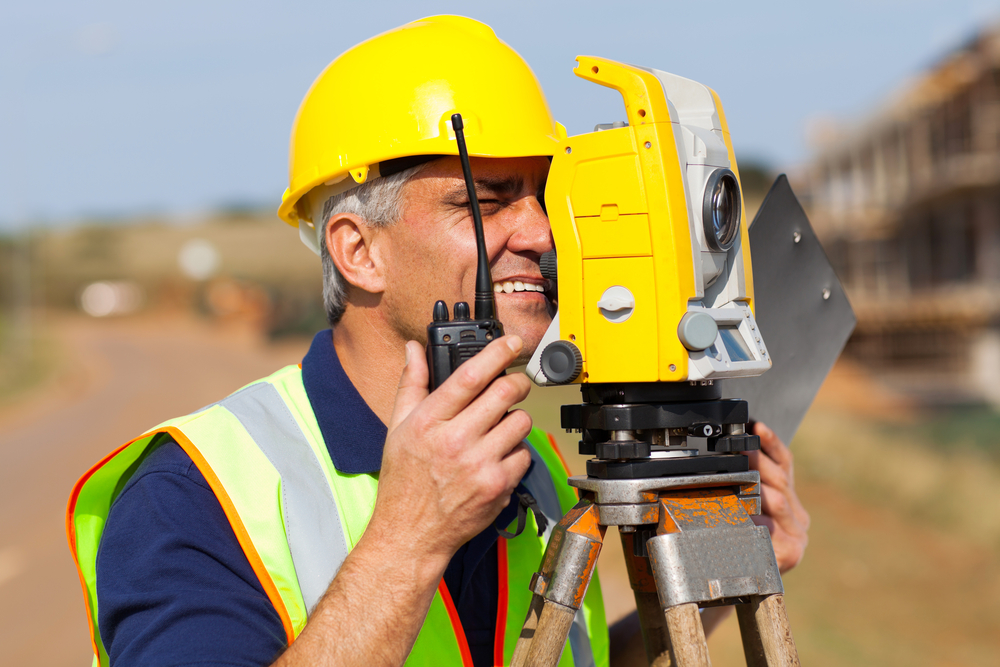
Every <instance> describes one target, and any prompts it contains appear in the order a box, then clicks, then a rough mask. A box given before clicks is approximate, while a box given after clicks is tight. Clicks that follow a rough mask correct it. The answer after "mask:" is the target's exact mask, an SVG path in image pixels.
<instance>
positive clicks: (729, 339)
mask: <svg viewBox="0 0 1000 667" xmlns="http://www.w3.org/2000/svg"><path fill="white" fill-rule="evenodd" d="M719 335H721V336H722V342H723V344H724V345H725V346H726V349H727V350H729V358H730V359H732V360H733V361H753V353H752V352H750V348H748V347H747V344H746V343H745V342H744V341H743V336H741V335H740V332H739V328H738V327H735V326H733V327H719Z"/></svg>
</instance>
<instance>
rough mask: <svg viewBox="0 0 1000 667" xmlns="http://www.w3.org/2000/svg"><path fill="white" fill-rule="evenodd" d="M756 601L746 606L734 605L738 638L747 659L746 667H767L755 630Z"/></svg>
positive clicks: (761, 644) (762, 647)
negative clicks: (738, 630)
mask: <svg viewBox="0 0 1000 667" xmlns="http://www.w3.org/2000/svg"><path fill="white" fill-rule="evenodd" d="M758 599H759V598H755V599H754V601H753V602H749V603H747V604H738V605H736V620H738V621H739V622H740V638H741V639H742V640H743V655H744V656H746V659H747V667H767V658H766V657H765V656H764V644H763V642H761V639H760V632H759V631H758V630H757V619H756V617H755V614H756V612H757V607H758V606H759V605H758Z"/></svg>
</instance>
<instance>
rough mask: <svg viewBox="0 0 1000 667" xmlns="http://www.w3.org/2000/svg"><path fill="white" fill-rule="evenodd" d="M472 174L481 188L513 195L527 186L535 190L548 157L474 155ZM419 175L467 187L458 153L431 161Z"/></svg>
mask: <svg viewBox="0 0 1000 667" xmlns="http://www.w3.org/2000/svg"><path fill="white" fill-rule="evenodd" d="M470 164H471V166H472V174H473V178H474V179H475V181H476V185H477V186H478V188H479V189H483V188H485V189H488V190H491V191H493V192H496V193H497V194H503V195H510V196H514V195H516V194H518V193H520V192H523V191H524V190H525V188H527V189H529V190H530V191H532V192H534V191H535V190H536V189H537V188H538V186H539V185H541V184H542V183H544V182H545V178H546V176H547V175H548V172H549V160H548V158H546V157H524V158H486V157H474V158H472V159H471V160H470ZM418 179H427V180H432V179H433V180H438V179H441V180H445V181H460V182H459V183H440V185H441V186H444V188H445V189H448V190H451V189H454V188H455V187H460V188H464V178H463V176H462V164H461V162H460V161H459V159H458V158H457V157H455V156H446V157H442V158H440V159H437V160H434V161H433V162H429V163H428V164H427V166H426V167H425V168H424V169H423V170H422V171H421V173H420V175H419V176H418Z"/></svg>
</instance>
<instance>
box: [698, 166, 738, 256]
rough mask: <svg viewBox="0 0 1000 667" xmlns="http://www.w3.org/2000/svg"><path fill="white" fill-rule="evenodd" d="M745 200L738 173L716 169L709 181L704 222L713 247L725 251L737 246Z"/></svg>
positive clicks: (703, 215)
mask: <svg viewBox="0 0 1000 667" xmlns="http://www.w3.org/2000/svg"><path fill="white" fill-rule="evenodd" d="M742 207H743V202H742V199H741V198H740V184H739V181H737V180H736V174H734V173H733V172H732V171H731V170H729V169H716V170H715V171H714V172H712V175H711V176H709V177H708V183H706V184H705V200H704V205H703V208H702V224H703V225H704V227H705V240H706V241H707V242H708V245H709V247H710V248H711V249H712V250H715V251H719V252H725V251H726V250H729V249H730V248H732V247H733V243H735V242H736V235H737V234H739V230H740V216H741V213H742Z"/></svg>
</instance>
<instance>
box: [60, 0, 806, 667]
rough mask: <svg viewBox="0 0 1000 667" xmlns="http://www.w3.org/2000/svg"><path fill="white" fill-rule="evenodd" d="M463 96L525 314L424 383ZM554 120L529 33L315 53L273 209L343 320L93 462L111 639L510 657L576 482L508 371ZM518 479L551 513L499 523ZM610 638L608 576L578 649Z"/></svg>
mask: <svg viewBox="0 0 1000 667" xmlns="http://www.w3.org/2000/svg"><path fill="white" fill-rule="evenodd" d="M454 111H460V112H462V113H463V114H464V115H465V116H466V126H467V135H468V141H469V146H470V151H471V152H472V154H473V156H474V157H473V160H472V168H473V172H474V174H475V176H476V184H477V194H478V197H479V200H480V203H481V206H482V212H483V219H484V228H485V235H486V243H487V246H488V252H489V256H490V260H491V268H492V272H493V277H494V280H496V281H497V283H498V284H500V285H503V284H505V283H507V282H510V283H511V284H512V285H518V287H517V289H516V290H514V291H512V292H508V291H507V290H503V291H502V292H498V293H497V308H498V311H499V318H500V320H501V321H502V322H503V323H504V325H505V327H506V330H507V332H508V334H509V335H507V336H505V337H503V338H501V339H499V340H497V341H494V342H493V343H492V344H491V345H490V346H488V347H487V348H486V349H485V350H484V351H483V352H482V353H480V354H479V355H477V356H476V357H474V358H473V359H471V360H469V361H467V362H466V363H465V364H463V365H462V366H461V367H460V368H459V369H458V371H457V372H456V373H455V374H454V375H453V376H452V377H451V378H450V379H449V380H448V381H447V382H446V383H445V384H444V385H442V386H441V387H440V388H439V389H438V390H437V391H435V392H433V393H432V394H429V393H428V391H427V381H428V377H427V367H426V363H425V361H424V350H423V347H422V345H421V343H420V342H415V341H423V340H424V338H425V327H426V325H427V323H428V321H429V317H430V313H431V306H432V304H433V302H434V301H435V300H437V299H444V300H446V301H448V302H449V303H453V302H455V301H459V300H466V301H471V295H472V293H473V285H474V275H475V268H476V253H475V240H474V237H473V234H472V228H471V218H470V212H469V202H468V197H467V194H466V190H465V185H464V181H463V180H462V175H461V169H460V166H459V162H458V159H457V158H456V157H455V154H456V148H455V142H454V139H453V136H451V135H450V134H449V128H448V126H447V123H446V119H447V118H449V117H450V114H451V113H453V112H454ZM559 133H560V128H559V127H558V126H557V125H556V124H555V122H554V121H553V120H552V118H551V115H550V114H549V111H548V107H547V105H546V103H545V100H544V97H543V95H542V93H541V90H540V88H539V87H538V83H537V81H536V80H535V78H534V75H533V74H532V73H531V70H530V69H529V68H528V67H527V65H526V64H525V63H524V62H523V60H522V59H521V58H520V56H518V55H517V54H516V53H515V52H514V51H513V50H511V49H510V48H509V47H508V46H507V45H505V44H503V43H502V42H500V41H499V40H497V38H496V36H495V35H494V34H493V32H492V30H490V29H489V28H488V27H487V26H484V25H483V24H480V23H477V22H475V21H471V20H469V19H461V18H457V17H433V18H430V19H425V20H422V21H417V22H414V23H412V24H408V25H406V26H403V27H401V28H399V29H397V30H394V31H390V32H389V33H385V34H384V35H380V36H379V37H376V38H374V39H372V40H369V41H368V42H365V43H362V44H360V45H358V46H357V47H355V48H354V49H351V50H350V51H348V52H346V53H345V54H343V55H342V56H340V57H339V58H338V59H337V60H336V61H334V63H332V64H331V65H330V67H329V68H328V69H327V70H326V71H325V72H324V73H323V74H322V75H321V76H320V78H319V79H318V80H317V81H316V83H314V85H313V87H312V89H311V90H310V92H309V94H308V95H307V97H306V100H305V101H304V102H303V104H302V107H301V108H300V110H299V115H298V117H297V118H296V124H295V127H294V129H293V137H292V159H291V183H290V187H289V190H288V191H287V192H286V194H285V197H284V198H283V202H282V206H281V209H280V210H279V215H280V216H281V217H282V218H284V219H285V220H286V221H288V222H292V223H296V222H297V223H298V225H299V228H300V231H301V233H302V235H303V239H304V240H305V241H306V242H307V244H308V245H310V246H313V247H315V248H317V249H318V250H319V251H320V253H321V254H322V256H323V268H324V301H325V303H326V307H327V312H328V316H329V319H330V322H331V324H332V325H333V333H332V335H331V332H330V331H325V332H321V333H320V334H318V335H317V336H316V339H315V340H314V342H313V345H312V348H311V349H310V351H309V353H308V354H307V355H306V357H305V358H304V359H303V363H302V364H301V368H299V367H289V368H286V369H282V370H280V371H278V372H277V373H275V374H274V375H272V376H270V377H269V378H265V379H264V380H262V381H260V382H258V383H254V384H251V385H249V386H248V387H246V388H244V389H243V390H241V391H239V392H237V393H235V394H233V395H232V396H230V397H229V398H226V399H224V400H223V401H220V402H219V403H218V404H215V405H213V406H209V407H208V408H206V409H204V410H202V411H199V412H198V413H195V414H193V415H189V416H187V417H182V418H179V419H175V420H171V421H169V422H166V423H164V424H163V425H161V426H159V427H157V428H155V429H153V430H152V431H150V432H148V433H146V434H144V435H143V436H140V437H139V438H137V439H136V440H134V441H132V442H130V443H128V444H127V445H125V446H124V447H123V448H121V449H120V450H118V451H117V452H115V453H114V454H112V455H111V456H109V457H108V458H107V459H105V461H103V462H102V463H101V464H99V465H98V466H96V467H95V468H94V469H92V470H91V471H90V472H88V474H87V475H86V476H85V477H84V478H83V479H82V480H81V482H80V483H79V484H78V486H77V488H76V489H75V490H74V495H73V498H72V499H71V503H70V521H69V526H70V542H71V547H72V549H73V551H74V555H75V557H76V558H77V560H78V564H79V566H80V569H81V577H82V580H83V582H84V588H85V592H86V594H87V596H88V606H89V609H90V612H91V623H92V628H93V630H94V632H93V635H94V648H95V655H97V656H98V660H99V662H100V663H101V664H120V665H128V664H142V665H159V664H163V665H166V664H226V665H262V664H271V663H272V661H273V662H274V664H276V665H297V664H303V665H305V664H308V665H324V664H330V665H334V664H337V665H339V664H349V665H355V664H366V665H367V664H378V665H382V664H386V665H396V664H402V663H403V662H404V661H408V662H409V663H411V664H448V663H455V664H464V665H484V664H500V663H506V662H508V661H509V659H510V655H511V653H512V651H513V645H514V643H515V642H516V637H517V632H518V629H519V628H520V625H521V622H522V621H523V619H524V616H525V613H526V609H527V601H528V599H530V592H529V591H527V577H528V576H530V573H531V572H532V571H534V569H535V568H537V566H538V563H539V558H540V556H541V553H542V550H543V549H544V532H545V526H546V523H547V524H548V525H549V527H551V525H552V523H553V522H554V521H557V520H558V518H559V515H560V514H561V513H562V512H564V511H565V510H566V509H567V508H568V507H570V506H571V505H572V504H573V503H574V502H575V497H574V495H573V492H572V490H570V489H569V487H567V486H566V484H565V479H566V471H565V470H564V469H563V467H562V466H561V465H560V463H559V455H558V452H557V451H556V450H555V449H554V445H553V444H552V443H551V442H550V441H549V439H547V438H546V437H545V436H544V434H541V433H539V432H537V431H535V430H532V429H531V420H530V417H528V415H527V414H525V413H524V412H523V411H520V410H513V411H512V408H513V406H514V405H515V404H517V403H518V402H520V401H521V400H523V399H524V397H525V396H526V395H527V393H528V390H529V381H528V379H527V378H526V377H525V376H524V375H522V374H508V375H506V376H503V377H499V378H498V377H497V376H498V375H499V374H500V373H501V372H502V371H503V370H504V369H506V368H507V367H509V366H511V365H513V364H517V363H524V362H525V361H527V359H528V357H529V356H530V353H531V352H532V351H533V350H534V348H535V347H536V346H537V345H538V342H539V341H540V339H541V337H542V334H543V333H544V331H545V329H546V328H547V326H548V324H549V321H550V319H551V313H552V301H551V298H550V297H551V294H550V293H547V292H549V290H550V288H551V286H550V285H549V284H548V283H547V281H545V280H543V279H542V276H541V273H540V270H539V266H538V261H539V257H540V256H541V254H542V253H544V252H546V251H548V250H551V249H552V247H553V246H552V238H551V233H550V231H549V226H548V220H547V218H546V215H545V209H544V205H543V200H542V192H543V191H544V185H545V178H546V175H547V172H548V165H549V161H548V157H547V156H550V155H551V154H552V152H553V150H554V148H555V146H556V145H557V142H558V139H559ZM761 435H762V441H763V444H764V448H765V455H762V456H760V460H759V461H758V462H757V463H758V465H759V468H760V470H761V475H762V479H763V480H764V483H765V484H764V488H763V501H764V509H765V513H766V514H767V516H768V517H769V520H770V521H771V524H772V530H773V535H774V539H775V548H776V551H778V557H779V564H780V565H781V566H782V567H783V569H787V568H788V567H791V566H792V565H794V564H795V563H796V562H797V561H798V559H799V558H800V557H801V553H802V550H803V549H804V546H805V529H806V524H807V521H808V519H807V516H806V515H805V513H804V511H803V510H801V505H800V504H799V503H798V500H797V498H796V496H795V493H794V488H793V486H792V480H791V456H790V454H788V452H787V449H785V448H784V446H783V445H782V444H781V443H780V442H778V441H777V440H776V439H775V438H774V437H773V435H768V432H766V431H764V432H762V433H761ZM525 492H527V494H529V495H530V496H532V497H533V498H535V499H537V501H538V503H537V504H538V506H539V510H540V511H539V513H538V514H532V515H530V516H527V517H526V523H527V527H526V528H525V530H523V532H521V533H520V534H518V535H517V536H515V537H510V538H509V539H508V538H498V534H497V528H501V529H504V528H506V529H512V528H514V526H515V525H516V524H517V523H518V521H517V516H516V515H517V511H518V505H519V498H521V497H526V496H525ZM543 517H544V518H543ZM331 580H332V581H331ZM98 600H99V601H100V604H98ZM719 618H720V616H719V613H718V612H706V614H705V620H706V625H707V626H709V627H710V626H712V625H713V624H714V623H716V622H717V621H718V619H719ZM293 640H294V641H293ZM608 651H609V647H608V631H607V627H606V624H605V621H604V611H603V605H602V602H601V598H600V590H599V585H597V584H596V581H595V585H593V586H591V590H590V591H589V592H588V594H587V598H586V600H585V603H584V607H583V609H581V612H580V613H579V614H578V615H577V620H576V622H575V623H574V627H573V629H571V631H570V640H569V642H568V646H567V648H566V649H565V651H564V653H563V663H564V664H576V665H585V664H606V662H607V659H608Z"/></svg>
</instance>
